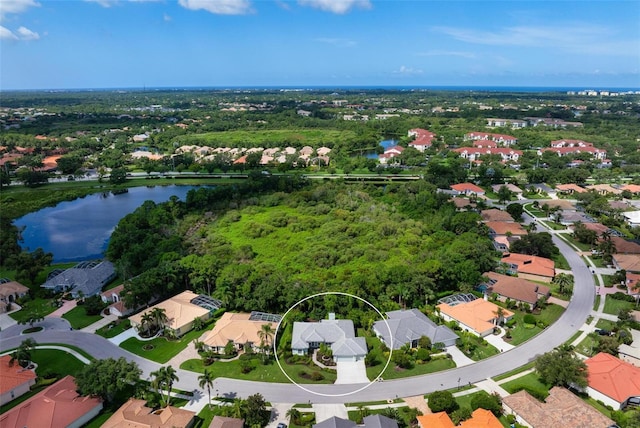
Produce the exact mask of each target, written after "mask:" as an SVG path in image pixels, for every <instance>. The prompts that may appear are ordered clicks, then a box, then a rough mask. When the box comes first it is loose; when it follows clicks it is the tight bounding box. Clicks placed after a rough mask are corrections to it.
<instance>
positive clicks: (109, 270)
mask: <svg viewBox="0 0 640 428" xmlns="http://www.w3.org/2000/svg"><path fill="white" fill-rule="evenodd" d="M115 275H116V269H115V267H114V266H113V263H111V262H110V261H108V260H104V261H88V262H80V263H78V264H77V265H75V266H73V267H71V268H69V269H67V270H64V271H62V272H60V273H58V274H57V275H55V276H50V277H49V278H47V281H46V282H45V283H44V284H42V285H41V287H43V288H47V289H51V290H56V289H59V290H64V289H67V288H69V287H71V293H72V294H73V295H74V296H77V295H78V293H80V292H82V293H83V294H84V295H85V296H93V295H94V294H98V293H99V292H100V290H101V289H102V287H103V286H104V285H105V284H106V283H107V282H109V281H110V280H111V279H112V278H114V277H115Z"/></svg>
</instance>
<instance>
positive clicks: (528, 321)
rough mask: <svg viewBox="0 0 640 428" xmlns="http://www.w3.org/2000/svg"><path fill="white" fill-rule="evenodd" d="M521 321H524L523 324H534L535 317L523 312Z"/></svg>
mask: <svg viewBox="0 0 640 428" xmlns="http://www.w3.org/2000/svg"><path fill="white" fill-rule="evenodd" d="M523 321H524V322H525V324H533V325H535V324H536V317H534V316H533V315H531V314H525V316H524V318H523Z"/></svg>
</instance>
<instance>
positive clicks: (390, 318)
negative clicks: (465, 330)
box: [373, 309, 458, 350]
mask: <svg viewBox="0 0 640 428" xmlns="http://www.w3.org/2000/svg"><path fill="white" fill-rule="evenodd" d="M373 332H374V333H375V334H376V336H378V337H379V338H380V340H382V341H383V342H384V344H385V345H387V347H388V348H389V349H391V350H396V349H400V348H402V347H403V346H404V345H406V344H408V345H409V346H410V347H412V348H417V347H418V341H419V340H420V338H421V337H422V336H426V337H428V338H429V339H430V340H431V343H432V344H435V343H442V344H444V346H454V345H455V344H456V339H458V335H457V334H455V333H454V332H453V331H452V330H451V329H450V328H449V327H447V326H444V325H437V324H436V323H434V322H433V321H431V320H430V319H429V318H427V316H426V315H425V314H423V313H422V312H420V311H419V310H418V309H409V310H397V311H391V312H387V319H386V321H376V322H375V323H373Z"/></svg>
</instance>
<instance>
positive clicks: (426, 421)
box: [417, 409, 502, 428]
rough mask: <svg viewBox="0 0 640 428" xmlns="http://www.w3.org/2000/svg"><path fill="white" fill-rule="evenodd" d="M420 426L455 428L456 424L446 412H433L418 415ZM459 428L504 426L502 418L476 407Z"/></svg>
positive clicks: (423, 427)
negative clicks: (499, 418) (501, 421)
mask: <svg viewBox="0 0 640 428" xmlns="http://www.w3.org/2000/svg"><path fill="white" fill-rule="evenodd" d="M417 419H418V425H419V426H420V428H455V427H456V425H454V424H453V421H452V420H451V418H450V417H449V415H447V413H446V412H438V413H431V414H427V415H422V416H418V418H417ZM458 427H459V428H502V424H501V423H500V420H498V418H496V417H495V415H494V414H493V413H491V411H489V410H485V409H476V410H474V411H473V413H472V414H471V417H470V418H469V419H467V420H466V421H463V422H461V423H460V425H458Z"/></svg>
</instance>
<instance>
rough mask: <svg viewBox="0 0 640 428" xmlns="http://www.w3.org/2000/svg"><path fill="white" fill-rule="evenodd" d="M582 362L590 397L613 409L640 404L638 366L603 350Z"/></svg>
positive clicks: (639, 369) (639, 372)
mask: <svg viewBox="0 0 640 428" xmlns="http://www.w3.org/2000/svg"><path fill="white" fill-rule="evenodd" d="M584 363H585V364H586V365H587V372H588V377H587V381H588V382H589V386H588V387H587V393H588V394H589V396H590V397H591V398H593V399H595V400H600V401H602V402H603V403H604V404H605V405H607V406H611V407H613V409H614V410H621V409H624V408H625V407H627V406H628V405H636V406H637V405H640V368H638V367H635V366H633V365H631V364H629V363H627V362H624V361H622V360H621V359H619V358H616V357H614V356H613V355H611V354H607V353H604V352H600V353H599V354H597V355H595V356H594V357H591V358H589V359H587V360H585V362H584Z"/></svg>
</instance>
